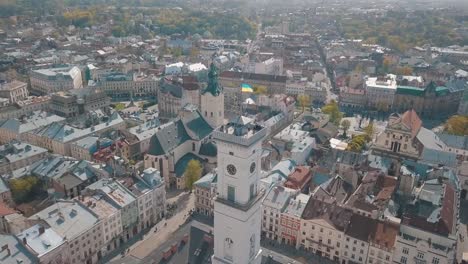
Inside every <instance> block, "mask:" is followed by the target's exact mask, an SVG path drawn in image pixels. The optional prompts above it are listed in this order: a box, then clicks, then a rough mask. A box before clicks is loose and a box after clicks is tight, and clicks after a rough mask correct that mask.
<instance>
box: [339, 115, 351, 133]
mask: <svg viewBox="0 0 468 264" xmlns="http://www.w3.org/2000/svg"><path fill="white" fill-rule="evenodd" d="M350 126H351V122H349V120H347V119H345V120H343V121H341V128H343V136H344V137H347V135H346V132H348V129H349V127H350Z"/></svg>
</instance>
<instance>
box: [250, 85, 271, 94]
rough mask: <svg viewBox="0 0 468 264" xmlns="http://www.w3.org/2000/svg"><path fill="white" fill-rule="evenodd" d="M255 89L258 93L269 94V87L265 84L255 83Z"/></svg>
mask: <svg viewBox="0 0 468 264" xmlns="http://www.w3.org/2000/svg"><path fill="white" fill-rule="evenodd" d="M253 90H254V92H255V93H256V94H267V93H268V89H267V87H266V86H265V85H254V87H253Z"/></svg>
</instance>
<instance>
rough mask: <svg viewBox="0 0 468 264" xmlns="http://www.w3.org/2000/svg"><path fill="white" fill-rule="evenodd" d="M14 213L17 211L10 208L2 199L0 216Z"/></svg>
mask: <svg viewBox="0 0 468 264" xmlns="http://www.w3.org/2000/svg"><path fill="white" fill-rule="evenodd" d="M14 213H16V211H15V210H13V209H12V208H10V207H9V206H8V205H6V204H5V203H4V202H2V201H0V216H6V215H11V214H14Z"/></svg>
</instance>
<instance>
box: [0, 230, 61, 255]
mask: <svg viewBox="0 0 468 264" xmlns="http://www.w3.org/2000/svg"><path fill="white" fill-rule="evenodd" d="M41 228H44V233H42V234H40V232H39V229H41ZM16 236H17V237H18V239H20V240H21V241H22V240H23V239H24V238H26V243H27V244H28V247H29V248H30V249H32V251H34V252H35V253H36V254H37V255H38V256H39V257H41V256H43V255H45V254H47V253H48V252H50V251H52V250H54V249H56V248H57V247H59V246H60V245H62V244H63V243H64V242H65V240H64V237H63V236H61V235H59V234H58V233H57V232H56V231H55V230H53V229H52V228H45V226H43V225H39V224H37V225H34V226H32V227H30V228H28V229H26V230H24V231H23V232H21V233H19V234H17V235H16ZM2 263H3V262H2Z"/></svg>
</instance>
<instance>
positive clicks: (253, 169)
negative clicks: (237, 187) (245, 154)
mask: <svg viewBox="0 0 468 264" xmlns="http://www.w3.org/2000/svg"><path fill="white" fill-rule="evenodd" d="M256 167H257V165H256V164H255V162H252V164H250V173H254V171H255V168H256Z"/></svg>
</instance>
